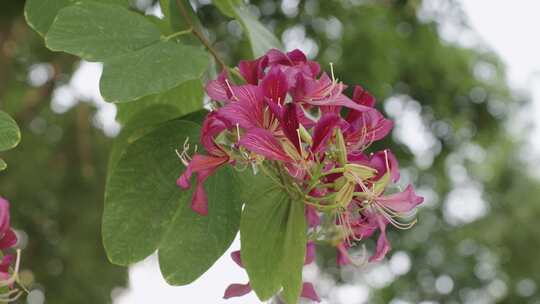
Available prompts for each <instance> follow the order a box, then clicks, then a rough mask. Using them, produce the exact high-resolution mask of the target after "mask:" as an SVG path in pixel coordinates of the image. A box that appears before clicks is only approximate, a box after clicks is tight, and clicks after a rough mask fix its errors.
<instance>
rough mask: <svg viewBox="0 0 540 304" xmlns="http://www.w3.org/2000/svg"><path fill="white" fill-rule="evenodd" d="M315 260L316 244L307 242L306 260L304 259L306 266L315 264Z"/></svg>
mask: <svg viewBox="0 0 540 304" xmlns="http://www.w3.org/2000/svg"><path fill="white" fill-rule="evenodd" d="M313 260H315V243H313V242H307V244H306V258H305V259H304V265H308V264H311V263H313Z"/></svg>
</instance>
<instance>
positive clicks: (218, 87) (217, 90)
mask: <svg viewBox="0 0 540 304" xmlns="http://www.w3.org/2000/svg"><path fill="white" fill-rule="evenodd" d="M205 90H206V93H207V94H208V96H209V97H210V99H212V100H216V101H222V102H229V101H230V100H231V96H232V92H231V88H230V81H229V78H228V76H227V72H226V71H225V70H223V71H222V72H221V73H219V76H218V78H217V79H215V80H212V81H210V82H208V84H207V85H206V88H205Z"/></svg>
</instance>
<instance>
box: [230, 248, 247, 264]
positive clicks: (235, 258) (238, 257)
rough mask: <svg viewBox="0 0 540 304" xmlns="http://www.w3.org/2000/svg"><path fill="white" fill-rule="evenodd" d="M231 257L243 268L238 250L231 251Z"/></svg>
mask: <svg viewBox="0 0 540 304" xmlns="http://www.w3.org/2000/svg"><path fill="white" fill-rule="evenodd" d="M231 259H232V260H233V261H234V262H235V263H236V264H237V265H238V266H240V267H242V268H244V264H242V258H241V256H240V250H237V251H233V252H231Z"/></svg>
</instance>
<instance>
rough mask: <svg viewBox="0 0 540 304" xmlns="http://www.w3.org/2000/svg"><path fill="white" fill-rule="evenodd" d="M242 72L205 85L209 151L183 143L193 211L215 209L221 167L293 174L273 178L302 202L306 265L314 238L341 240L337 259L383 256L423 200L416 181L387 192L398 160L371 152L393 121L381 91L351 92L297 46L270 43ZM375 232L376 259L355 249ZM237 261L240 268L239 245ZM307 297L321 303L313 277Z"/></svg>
mask: <svg viewBox="0 0 540 304" xmlns="http://www.w3.org/2000/svg"><path fill="white" fill-rule="evenodd" d="M237 73H238V74H239V75H241V76H242V77H243V78H244V79H243V80H244V82H243V83H239V84H237V83H234V82H233V81H232V80H231V78H229V76H228V74H227V72H226V71H223V72H222V73H221V74H219V77H218V78H217V79H216V80H212V81H210V82H209V83H208V84H207V86H206V91H207V93H208V96H209V97H210V98H211V99H212V106H213V109H212V111H211V112H210V113H209V114H208V116H207V117H206V119H205V121H204V123H203V126H202V131H201V144H202V146H203V147H204V148H205V150H206V152H205V153H204V154H201V153H196V154H195V155H194V156H192V157H190V156H189V155H188V154H187V150H188V149H187V146H185V147H184V151H183V152H182V153H180V157H181V159H182V161H183V162H184V163H185V165H186V170H185V171H184V172H183V173H182V174H181V176H180V177H179V179H178V181H177V183H178V185H179V186H180V187H182V188H184V189H188V188H190V187H191V176H192V175H193V174H196V179H195V183H196V186H195V187H196V188H195V191H194V194H193V198H192V204H191V206H192V208H193V210H194V211H196V212H198V213H199V214H201V215H206V214H207V213H208V202H207V198H206V194H205V192H204V186H203V184H204V181H205V180H206V179H207V178H208V176H210V175H211V174H212V173H213V172H214V171H215V170H216V169H217V168H218V167H220V166H223V165H227V164H230V165H233V166H235V167H238V168H253V170H254V172H258V173H257V174H267V175H269V177H274V178H275V177H276V176H272V174H274V173H273V172H285V174H286V175H288V178H275V180H278V181H280V182H281V183H287V184H286V185H282V186H284V187H285V188H286V189H292V190H291V192H294V193H293V194H291V195H294V197H295V199H298V198H300V200H302V201H303V203H304V204H305V217H306V220H307V223H308V227H309V228H308V229H309V233H308V235H309V240H308V243H307V244H306V252H307V254H306V258H305V263H306V264H309V263H311V262H313V260H314V255H315V245H314V244H315V243H317V244H320V243H327V244H330V245H333V246H335V248H336V250H337V253H338V254H337V264H338V265H347V264H351V263H352V264H355V265H363V264H365V263H368V262H377V261H381V260H382V259H383V258H384V257H385V255H386V254H387V253H388V251H389V250H390V248H391V245H390V243H389V241H388V238H387V230H388V229H389V227H390V226H392V227H395V228H399V229H407V228H410V227H412V225H414V223H415V222H416V220H415V219H414V212H415V209H416V207H417V205H419V204H421V203H422V201H423V198H422V197H420V196H418V195H417V194H416V193H415V192H414V190H413V187H412V186H411V185H409V186H407V187H406V188H405V189H404V190H403V191H393V192H392V191H390V189H392V188H396V187H391V186H392V185H394V184H395V183H397V182H398V181H399V178H400V174H399V166H398V162H397V159H396V158H395V156H394V155H393V154H392V152H391V151H390V150H388V149H386V150H382V151H378V152H370V151H369V148H370V146H371V145H372V144H373V143H374V142H376V141H379V140H381V139H383V138H384V137H385V136H386V135H388V134H389V132H390V131H391V129H392V127H393V123H392V121H390V120H388V119H386V118H385V117H384V115H383V114H382V113H380V112H379V111H378V110H377V109H376V108H375V98H374V97H373V96H372V95H370V94H369V93H368V92H367V91H366V90H364V89H363V88H362V87H360V86H355V87H354V92H353V96H352V98H350V97H348V96H346V95H345V93H344V91H345V89H346V88H347V86H346V85H345V84H343V83H342V82H341V81H339V80H338V79H337V78H336V77H335V75H334V73H333V69H332V68H331V73H330V75H329V74H327V73H321V68H320V66H319V64H317V63H316V62H314V61H310V60H308V59H307V57H306V56H305V55H304V54H303V53H302V52H301V51H300V50H294V51H291V52H288V53H284V52H281V51H279V50H275V49H273V50H270V51H269V52H268V53H267V54H266V55H264V56H262V57H260V58H257V59H255V60H252V61H241V62H240V64H239V67H238V70H237ZM343 113H346V115H343V116H342V114H343ZM186 145H187V144H186ZM281 177H283V176H281ZM375 236H376V238H377V239H376V248H375V250H374V252H373V253H372V254H371V256H370V257H369V258H368V257H367V256H366V257H364V258H363V259H360V260H358V259H355V258H353V257H352V256H351V255H350V254H349V252H350V250H351V248H352V247H354V246H356V245H358V244H362V242H363V241H365V240H366V239H369V238H373V237H375ZM232 258H233V260H234V261H235V262H236V263H237V264H238V265H239V266H240V267H243V264H242V261H241V258H240V252H234V253H233V255H232ZM250 291H251V285H250V284H249V282H247V283H242V284H232V285H230V286H229V288H227V290H226V291H225V295H224V297H225V298H230V297H236V296H241V295H244V294H247V293H249V292H250ZM302 297H304V298H307V299H310V300H313V301H320V298H319V296H318V295H317V293H316V292H315V289H314V286H313V285H312V284H311V283H309V282H305V283H304V284H303V286H302Z"/></svg>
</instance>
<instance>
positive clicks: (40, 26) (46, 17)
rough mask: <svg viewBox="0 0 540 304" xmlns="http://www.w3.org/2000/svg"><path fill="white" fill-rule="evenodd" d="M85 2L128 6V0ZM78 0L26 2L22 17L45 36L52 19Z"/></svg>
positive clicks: (35, 0)
mask: <svg viewBox="0 0 540 304" xmlns="http://www.w3.org/2000/svg"><path fill="white" fill-rule="evenodd" d="M84 1H85V2H101V3H108V4H117V5H121V6H124V7H128V6H129V2H130V0H84ZM76 2H78V0H26V3H25V6H24V16H25V18H26V22H27V23H28V25H30V27H31V28H33V29H34V30H35V31H36V32H38V33H39V34H40V35H42V36H45V34H46V33H47V31H48V30H49V28H50V26H51V24H52V23H53V21H54V17H56V15H57V14H58V11H59V10H61V9H62V8H64V7H66V6H69V5H72V4H74V3H76Z"/></svg>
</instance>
